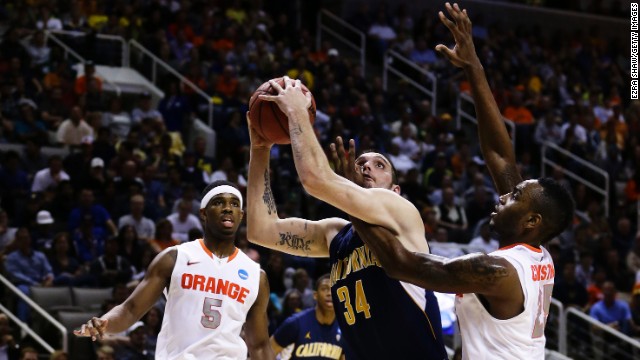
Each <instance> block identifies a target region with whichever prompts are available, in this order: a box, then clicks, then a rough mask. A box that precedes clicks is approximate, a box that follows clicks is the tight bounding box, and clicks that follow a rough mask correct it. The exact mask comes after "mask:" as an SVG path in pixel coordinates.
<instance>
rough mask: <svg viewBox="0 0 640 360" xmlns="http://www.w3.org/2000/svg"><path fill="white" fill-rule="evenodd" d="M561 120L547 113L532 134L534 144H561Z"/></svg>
mask: <svg viewBox="0 0 640 360" xmlns="http://www.w3.org/2000/svg"><path fill="white" fill-rule="evenodd" d="M561 121H562V119H560V118H559V117H556V115H555V114H554V113H553V112H551V111H549V112H548V113H547V114H546V115H545V116H544V120H543V121H539V122H538V125H537V126H536V130H535V133H534V135H533V136H534V139H535V142H536V144H538V145H542V144H543V143H544V142H546V141H549V142H551V143H553V144H555V145H558V146H559V145H560V144H561V143H562V138H563V135H562V128H561V127H560V125H559V123H561Z"/></svg>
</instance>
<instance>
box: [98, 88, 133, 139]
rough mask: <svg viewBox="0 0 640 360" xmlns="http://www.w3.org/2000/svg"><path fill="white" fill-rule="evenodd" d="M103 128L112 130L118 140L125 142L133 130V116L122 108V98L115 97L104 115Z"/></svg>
mask: <svg viewBox="0 0 640 360" xmlns="http://www.w3.org/2000/svg"><path fill="white" fill-rule="evenodd" d="M102 126H106V127H108V128H109V129H111V133H112V134H113V135H114V136H115V137H116V139H117V140H124V139H125V138H126V137H127V134H128V133H129V129H131V116H130V115H129V113H127V112H126V111H125V110H124V109H123V107H122V98H121V97H119V96H114V97H112V98H111V100H110V101H109V106H108V107H107V110H106V111H105V112H103V113H102Z"/></svg>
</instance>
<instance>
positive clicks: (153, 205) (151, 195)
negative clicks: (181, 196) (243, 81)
mask: <svg viewBox="0 0 640 360" xmlns="http://www.w3.org/2000/svg"><path fill="white" fill-rule="evenodd" d="M156 170H157V168H156V167H155V166H154V165H146V166H145V167H144V170H143V172H142V181H143V183H144V189H145V192H144V195H145V202H146V204H147V208H148V209H149V210H150V211H149V216H150V217H151V219H152V220H157V219H158V217H160V215H161V214H164V213H165V209H166V207H167V203H166V201H165V198H164V185H163V184H162V183H161V182H160V181H159V180H157V179H156Z"/></svg>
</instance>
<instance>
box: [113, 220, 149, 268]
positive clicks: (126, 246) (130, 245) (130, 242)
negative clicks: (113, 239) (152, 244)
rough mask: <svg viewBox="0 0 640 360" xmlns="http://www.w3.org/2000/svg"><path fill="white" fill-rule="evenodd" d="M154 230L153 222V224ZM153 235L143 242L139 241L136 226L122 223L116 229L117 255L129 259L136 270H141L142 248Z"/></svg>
mask: <svg viewBox="0 0 640 360" xmlns="http://www.w3.org/2000/svg"><path fill="white" fill-rule="evenodd" d="M153 227H154V230H155V224H154V225H153ZM153 236H155V231H154V233H153V235H152V236H151V237H150V238H149V239H148V240H145V241H144V242H142V241H140V240H139V238H138V234H137V233H136V228H135V227H134V226H133V225H124V226H122V227H120V230H119V231H118V237H117V239H118V255H120V256H122V257H124V258H126V259H128V260H129V261H131V264H132V265H133V266H134V267H135V268H136V271H140V270H142V266H141V264H142V248H143V246H146V245H147V242H148V241H149V240H150V239H152V238H153Z"/></svg>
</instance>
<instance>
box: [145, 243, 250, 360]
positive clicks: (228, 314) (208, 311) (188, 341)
mask: <svg viewBox="0 0 640 360" xmlns="http://www.w3.org/2000/svg"><path fill="white" fill-rule="evenodd" d="M176 249H177V250H178V255H177V258H176V264H175V267H174V268H173V273H172V274H171V282H170V286H169V290H168V294H167V305H166V307H165V313H164V319H163V321H162V329H161V330H160V334H159V335H158V343H157V345H156V359H181V360H182V359H184V360H191V359H193V360H195V359H246V358H247V345H246V344H245V343H244V341H243V340H242V338H241V337H240V331H241V330H242V325H243V324H244V322H245V319H246V317H247V313H248V312H249V309H250V308H251V306H252V305H253V303H254V302H255V301H256V298H257V297H258V288H259V285H260V265H258V264H257V263H256V262H254V261H253V260H251V259H249V257H248V256H247V255H245V254H244V253H243V252H242V251H239V250H238V249H237V248H236V250H235V252H234V253H233V255H231V256H230V257H229V258H227V259H218V258H217V257H215V255H213V254H212V253H211V251H209V249H207V247H206V246H205V245H204V243H203V241H202V239H200V240H196V241H191V242H188V243H184V244H181V245H177V246H176Z"/></svg>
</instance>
